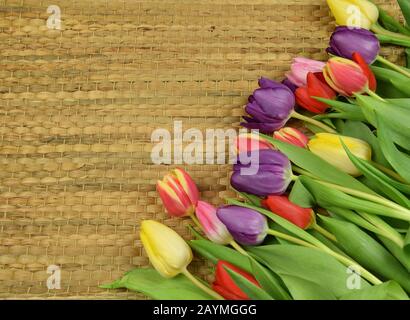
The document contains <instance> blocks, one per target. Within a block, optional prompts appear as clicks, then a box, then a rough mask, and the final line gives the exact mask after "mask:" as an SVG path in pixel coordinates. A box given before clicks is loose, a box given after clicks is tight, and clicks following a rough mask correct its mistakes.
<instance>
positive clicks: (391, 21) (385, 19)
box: [379, 0, 410, 35]
mask: <svg viewBox="0 0 410 320" xmlns="http://www.w3.org/2000/svg"><path fill="white" fill-rule="evenodd" d="M398 1H403V0H398ZM404 1H407V0H404ZM379 13H380V14H379V21H380V22H381V23H382V25H383V27H385V28H386V29H387V30H389V31H392V32H396V33H397V32H399V33H401V34H405V35H410V30H409V29H407V28H405V27H404V26H403V25H402V24H401V23H400V22H399V21H397V20H396V19H395V18H393V17H392V16H390V15H389V14H388V13H387V12H386V11H385V10H383V9H381V8H380V7H379Z"/></svg>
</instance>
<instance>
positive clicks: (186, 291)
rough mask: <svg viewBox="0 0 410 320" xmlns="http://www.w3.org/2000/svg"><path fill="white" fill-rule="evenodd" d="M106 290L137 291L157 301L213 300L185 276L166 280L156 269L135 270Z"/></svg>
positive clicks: (108, 286) (104, 286)
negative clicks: (123, 289)
mask: <svg viewBox="0 0 410 320" xmlns="http://www.w3.org/2000/svg"><path fill="white" fill-rule="evenodd" d="M102 287H103V288H106V289H117V288H126V289H128V290H132V291H137V292H141V293H143V294H145V295H146V296H148V297H151V298H153V299H156V300H213V298H212V297H211V296H209V295H208V294H207V293H205V292H203V291H202V290H200V289H198V287H197V286H195V285H194V284H193V283H192V282H191V281H190V280H188V279H187V278H186V277H185V276H184V275H178V276H176V277H174V278H170V279H168V278H164V277H162V276H161V275H160V274H159V273H158V272H157V271H156V270H154V269H150V268H147V269H134V270H131V271H130V272H127V273H126V274H125V275H124V276H123V277H122V278H121V279H119V280H116V281H115V282H114V283H112V284H111V285H110V284H109V285H103V286H102Z"/></svg>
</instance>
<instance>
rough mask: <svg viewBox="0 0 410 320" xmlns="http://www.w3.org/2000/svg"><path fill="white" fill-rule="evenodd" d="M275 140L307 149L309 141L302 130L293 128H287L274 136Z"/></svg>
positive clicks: (276, 132)
mask: <svg viewBox="0 0 410 320" xmlns="http://www.w3.org/2000/svg"><path fill="white" fill-rule="evenodd" d="M273 137H274V138H275V139H278V140H280V141H283V142H286V143H289V144H293V145H295V146H297V147H301V148H306V146H307V144H308V142H309V139H308V137H306V136H305V135H304V134H303V133H302V132H301V131H300V130H298V129H296V128H292V127H285V128H282V129H280V130H279V131H275V132H274V134H273Z"/></svg>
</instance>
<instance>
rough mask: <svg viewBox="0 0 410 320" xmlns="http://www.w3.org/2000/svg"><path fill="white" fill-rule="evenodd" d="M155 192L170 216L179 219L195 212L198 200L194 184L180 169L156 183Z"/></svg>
mask: <svg viewBox="0 0 410 320" xmlns="http://www.w3.org/2000/svg"><path fill="white" fill-rule="evenodd" d="M157 191H158V193H159V196H160V198H161V200H162V203H163V204H164V206H165V209H166V210H167V212H168V213H169V214H170V215H171V216H175V217H181V216H185V215H191V214H193V213H194V212H195V208H196V206H197V203H198V200H199V192H198V188H197V187H196V185H195V182H194V181H193V180H192V178H191V177H190V176H189V174H188V173H186V172H185V171H184V170H182V169H175V170H173V171H171V172H170V173H169V174H167V175H166V176H165V177H164V178H163V179H162V180H160V181H158V182H157Z"/></svg>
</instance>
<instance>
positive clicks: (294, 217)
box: [262, 196, 315, 230]
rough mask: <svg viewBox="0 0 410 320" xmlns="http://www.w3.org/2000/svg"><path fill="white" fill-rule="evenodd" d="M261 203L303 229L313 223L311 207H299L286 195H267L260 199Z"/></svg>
mask: <svg viewBox="0 0 410 320" xmlns="http://www.w3.org/2000/svg"><path fill="white" fill-rule="evenodd" d="M262 205H263V206H264V207H265V208H267V209H269V210H270V211H272V212H273V213H275V214H277V215H278V216H281V217H282V218H284V219H286V220H288V221H289V222H292V223H293V224H294V225H296V226H298V227H299V228H302V229H304V230H306V229H309V228H310V227H311V226H312V224H313V223H315V213H314V211H313V210H312V209H311V208H302V207H299V206H298V205H296V204H294V203H292V202H290V200H289V199H288V197H287V196H268V197H267V198H266V199H265V200H262Z"/></svg>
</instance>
